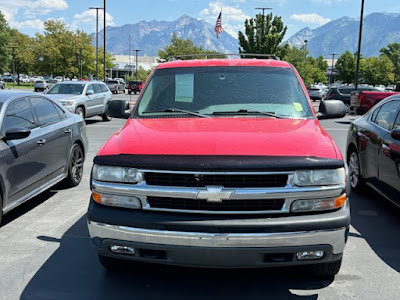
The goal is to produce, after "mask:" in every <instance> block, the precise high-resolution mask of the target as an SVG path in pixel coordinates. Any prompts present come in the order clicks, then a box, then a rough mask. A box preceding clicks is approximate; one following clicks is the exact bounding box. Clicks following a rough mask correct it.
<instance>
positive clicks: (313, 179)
mask: <svg viewBox="0 0 400 300" xmlns="http://www.w3.org/2000/svg"><path fill="white" fill-rule="evenodd" d="M345 183H346V172H345V170H344V168H340V169H329V170H304V171H296V172H295V173H294V175H293V185H295V186H321V185H338V184H345Z"/></svg>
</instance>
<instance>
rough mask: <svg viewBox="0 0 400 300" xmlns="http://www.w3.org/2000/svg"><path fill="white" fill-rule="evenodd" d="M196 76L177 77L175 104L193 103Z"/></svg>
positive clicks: (178, 75)
mask: <svg viewBox="0 0 400 300" xmlns="http://www.w3.org/2000/svg"><path fill="white" fill-rule="evenodd" d="M193 89H194V74H176V75H175V102H189V103H191V102H193V95H194V91H193Z"/></svg>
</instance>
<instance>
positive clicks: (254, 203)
mask: <svg viewBox="0 0 400 300" xmlns="http://www.w3.org/2000/svg"><path fill="white" fill-rule="evenodd" d="M147 201H148V203H149V205H150V208H159V209H172V210H192V211H200V210H204V211H227V212H228V211H229V212H232V211H237V212H240V211H279V210H281V209H282V207H283V205H284V203H285V199H246V200H223V201H222V202H218V203H216V202H207V201H206V200H201V199H200V200H198V199H184V198H168V197H147Z"/></svg>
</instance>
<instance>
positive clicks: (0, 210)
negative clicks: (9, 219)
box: [0, 191, 3, 226]
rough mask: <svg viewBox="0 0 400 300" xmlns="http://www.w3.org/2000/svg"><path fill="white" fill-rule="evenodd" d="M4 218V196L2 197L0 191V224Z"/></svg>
mask: <svg viewBox="0 0 400 300" xmlns="http://www.w3.org/2000/svg"><path fill="white" fill-rule="evenodd" d="M2 218H3V198H2V197H1V191H0V226H1V219H2Z"/></svg>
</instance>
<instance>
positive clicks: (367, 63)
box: [360, 55, 394, 85]
mask: <svg viewBox="0 0 400 300" xmlns="http://www.w3.org/2000/svg"><path fill="white" fill-rule="evenodd" d="M393 70H394V66H393V64H392V62H391V61H390V59H389V58H388V57H387V56H384V55H382V56H380V57H379V58H376V57H368V58H363V59H362V60H361V62H360V77H361V78H362V79H363V81H364V82H365V83H368V84H372V85H378V84H383V85H388V84H390V83H392V82H393Z"/></svg>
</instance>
